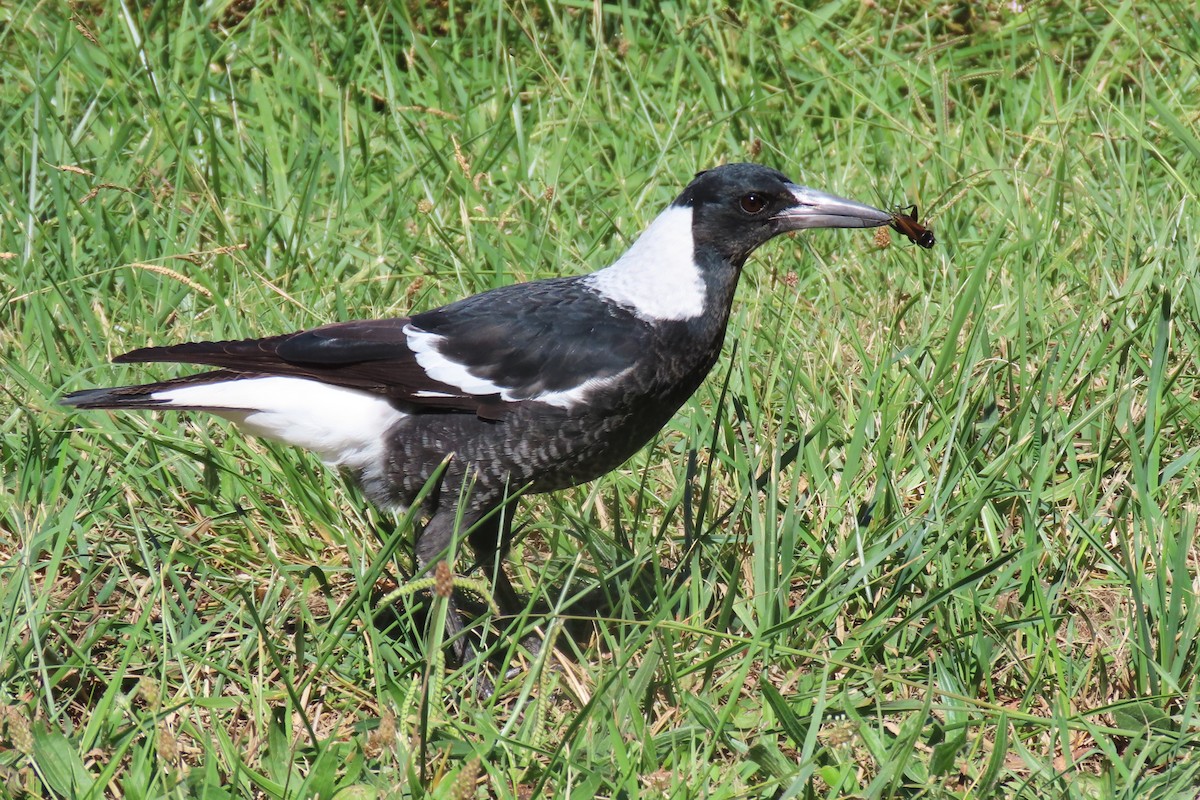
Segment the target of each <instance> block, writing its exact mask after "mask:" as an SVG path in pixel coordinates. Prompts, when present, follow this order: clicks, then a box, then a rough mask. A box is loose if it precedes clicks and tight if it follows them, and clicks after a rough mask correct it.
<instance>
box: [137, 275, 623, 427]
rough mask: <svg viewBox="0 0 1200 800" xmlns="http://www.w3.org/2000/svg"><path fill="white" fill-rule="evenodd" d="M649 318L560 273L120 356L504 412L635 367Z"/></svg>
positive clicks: (566, 403) (563, 399)
mask: <svg viewBox="0 0 1200 800" xmlns="http://www.w3.org/2000/svg"><path fill="white" fill-rule="evenodd" d="M644 326H645V323H644V322H642V321H640V320H638V319H637V318H636V317H634V316H633V314H631V313H629V312H627V311H625V310H623V309H621V308H619V307H616V306H612V305H611V304H608V303H605V302H603V301H602V300H601V299H600V298H599V297H598V296H596V295H595V294H594V293H592V292H591V291H589V290H587V289H586V288H584V287H582V286H581V285H580V284H579V283H578V282H577V281H574V280H573V279H555V280H549V281H540V282H537V283H527V284H517V285H514V286H507V287H502V288H501V289H496V290H493V291H491V292H486V293H484V294H481V295H475V296H473V297H469V298H467V299H465V300H460V301H459V302H457V303H452V304H451V305H448V306H443V307H442V308H438V309H434V310H432V311H428V312H425V313H422V314H417V315H414V316H413V317H411V318H408V317H400V318H395V319H380V320H362V321H355V322H338V323H333V324H331V325H324V326H321V327H319V328H313V329H311V330H307V331H300V332H298V333H291V334H284V335H281V336H272V337H268V338H264V339H246V340H240V341H225V342H190V343H185V344H177V345H170V346H166V347H146V348H142V349H140V350H134V351H132V352H129V353H126V354H124V355H122V356H118V357H117V358H116V359H114V360H115V361H116V362H119V363H130V362H146V361H171V362H182V363H191V364H206V365H209V366H215V367H220V368H222V369H225V370H231V371H233V372H237V373H253V374H255V375H288V376H294V377H301V378H309V379H313V380H317V381H321V382H323V383H328V384H332V385H335V386H344V387H348V388H352V389H359V390H362V391H367V392H371V393H373V394H379V395H383V396H386V397H389V398H391V399H394V400H398V401H402V402H405V403H409V404H412V405H416V406H421V407H427V408H434V409H447V410H450V409H453V410H460V411H470V412H474V413H477V414H480V415H481V416H484V417H493V416H498V415H500V414H503V413H504V410H505V408H506V407H508V406H510V405H511V404H514V403H523V402H527V401H532V402H541V403H546V404H548V405H552V406H558V407H561V408H569V407H570V406H571V405H573V404H574V403H575V402H577V401H579V400H581V399H582V398H583V396H584V395H586V394H587V393H588V392H589V391H592V390H594V389H596V388H598V387H600V386H602V385H603V384H604V383H605V382H607V381H611V380H614V379H616V378H617V377H618V376H619V375H621V374H622V373H624V372H625V371H627V370H628V369H630V367H631V366H632V365H633V364H634V363H635V362H636V359H637V357H638V355H639V352H640V345H639V338H640V337H639V335H638V333H639V329H640V328H642V327H644Z"/></svg>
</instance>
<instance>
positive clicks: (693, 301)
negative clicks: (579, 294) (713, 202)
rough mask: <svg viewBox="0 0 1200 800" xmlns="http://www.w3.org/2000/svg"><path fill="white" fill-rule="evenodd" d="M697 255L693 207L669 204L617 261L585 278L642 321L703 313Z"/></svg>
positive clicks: (702, 297)
mask: <svg viewBox="0 0 1200 800" xmlns="http://www.w3.org/2000/svg"><path fill="white" fill-rule="evenodd" d="M695 254H696V243H695V241H694V240H693V239H692V209H690V208H686V207H684V206H671V207H670V208H668V209H667V210H666V211H664V212H663V213H661V214H659V215H658V217H657V218H656V219H655V220H654V222H651V223H650V227H649V228H646V230H645V231H643V232H642V235H641V236H639V237H638V238H637V241H636V242H634V243H633V246H632V247H630V248H629V249H628V250H626V251H625V254H624V255H623V256H621V257H620V258H619V259H617V262H616V263H615V264H613V265H612V266H611V267H607V268H606V269H602V270H600V271H599V272H593V273H592V274H591V275H588V276H587V277H585V278H584V279H583V280H584V283H585V285H587V286H590V287H591V288H592V289H594V290H595V291H596V292H597V293H599V294H600V295H601V296H603V297H604V298H606V299H608V300H611V301H613V302H614V303H618V304H620V305H622V306H625V307H626V308H630V309H632V310H633V311H634V313H636V314H637V315H638V316H639V317H641V318H642V319H645V320H648V321H651V322H654V321H661V320H685V319H692V318H694V317H698V316H700V315H701V314H702V313H704V300H705V293H706V292H705V285H704V276H703V275H701V274H700V268H699V267H698V266H696V260H695Z"/></svg>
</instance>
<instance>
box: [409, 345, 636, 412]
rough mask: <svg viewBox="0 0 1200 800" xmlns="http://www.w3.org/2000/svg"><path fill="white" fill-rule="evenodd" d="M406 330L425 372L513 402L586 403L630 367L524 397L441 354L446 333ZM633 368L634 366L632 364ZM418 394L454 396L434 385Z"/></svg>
mask: <svg viewBox="0 0 1200 800" xmlns="http://www.w3.org/2000/svg"><path fill="white" fill-rule="evenodd" d="M404 334H405V336H407V337H408V348H409V349H410V350H412V352H413V354H414V355H415V356H416V359H417V363H418V364H419V365H420V366H421V369H423V370H425V374H426V375H428V376H429V377H431V378H433V379H434V380H435V381H440V382H442V383H445V384H448V385H450V386H457V387H458V388H459V389H461V390H462V392H463V393H464V394H469V395H476V396H480V397H484V396H487V395H499V396H500V399H501V400H504V401H506V402H509V403H517V402H520V401H522V400H530V401H533V402H537V403H545V404H546V405H548V406H556V407H557V408H563V409H568V410H569V409H571V408H574V407H575V406H577V405H579V404H580V403H583V402H584V401H585V400H586V399H587V396H588V395H589V394H591V393H592V392H593V391H595V390H597V389H601V388H603V387H605V386H608V385H610V384H612V383H614V382H616V381H617V380H619V379H620V378H622V377H623V376H624V375H625V373H627V372H629V370H628V369H627V370H623V371H621V372H619V373H617V374H616V375H611V376H608V377H605V378H589V379H588V380H586V381H584V382H583V383H581V384H579V385H577V386H572V387H571V388H570V389H561V390H558V391H554V392H542V393H540V394H535V395H530V396H529V397H522V396H520V395H518V394H514V393H513V390H512V389H511V388H509V387H505V386H499V385H497V384H495V383H493V382H491V381H489V380H487V379H486V378H480V377H477V376H476V375H474V374H472V373H471V371H470V370H469V369H467V368H466V366H464V365H462V364H460V363H458V362H457V361H451V360H450V359H448V358H446V357H445V356H444V355H442V354H441V351H439V349H438V347H439V345H441V343H442V342H444V341H445V340H446V337H445V336H441V335H439V334H436V333H430V332H429V331H423V330H421V329H420V328H418V327H415V326H413V325H407V326H405V328H404ZM630 369H632V367H631V368H630ZM413 396H414V397H430V398H435V397H454V395H452V394H448V393H446V392H438V391H434V390H430V389H423V390H421V391H418V392H414V393H413Z"/></svg>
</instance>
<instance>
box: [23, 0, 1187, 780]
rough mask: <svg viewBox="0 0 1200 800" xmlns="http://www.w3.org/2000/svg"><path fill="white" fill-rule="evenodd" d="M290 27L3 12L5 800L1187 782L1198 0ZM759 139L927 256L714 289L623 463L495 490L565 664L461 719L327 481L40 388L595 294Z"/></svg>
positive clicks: (849, 261) (276, 19) (210, 427)
mask: <svg viewBox="0 0 1200 800" xmlns="http://www.w3.org/2000/svg"><path fill="white" fill-rule="evenodd" d="M302 5H303V4H296V3H272V2H257V3H256V2H253V1H251V2H214V3H197V2H189V3H167V2H157V3H143V4H137V3H132V2H128V0H126V2H123V3H117V2H113V3H108V4H105V3H80V4H77V5H76V6H75V7H74V9H73V11H72V10H71V9H68V8H67V7H66V6H65V4H64V5H59V4H55V3H33V2H30V0H17V1H16V2H14V3H8V4H4V5H3V6H0V104H2V106H3V108H4V109H5V113H4V114H3V115H2V116H0V252H4V253H5V255H4V256H3V257H2V258H0V306H2V307H3V317H2V318H0V320H2V321H0V354H2V356H0V358H2V361H3V363H2V364H0V371H2V373H3V379H4V392H3V395H0V465H2V470H3V473H2V476H3V477H2V479H3V494H2V495H0V796H4V795H6V794H7V795H11V796H20V795H22V794H23V793H27V795H28V796H34V797H36V796H50V795H55V796H78V797H86V796H94V797H100V796H106V797H107V796H112V797H117V796H121V797H126V798H149V797H160V796H172V797H192V796H194V797H224V796H260V797H314V796H319V797H326V798H328V797H332V796H334V795H335V794H336V793H337V792H338V791H341V790H347V793H346V794H343V795H341V796H342V797H343V798H349V797H351V796H355V797H362V796H368V794H367V793H368V792H369V791H371V790H373V791H375V792H377V793H378V795H379V796H414V797H418V796H419V797H424V796H434V797H458V798H462V797H493V796H494V797H502V798H515V797H531V796H554V797H568V796H570V797H587V798H590V797H636V796H664V797H672V798H684V797H772V798H775V797H781V798H782V797H804V798H836V797H861V798H877V797H929V798H968V797H969V798H986V797H1015V798H1043V797H1070V798H1093V797H1094V798H1109V797H1113V798H1117V797H1120V798H1139V799H1140V798H1150V797H1155V798H1168V797H1170V798H1176V797H1177V798H1192V797H1194V795H1195V792H1196V786H1197V785H1200V754H1198V753H1197V748H1198V747H1200V702H1198V693H1197V674H1198V672H1197V668H1198V661H1200V653H1198V652H1197V638H1198V634H1200V605H1198V598H1197V591H1196V587H1197V585H1200V583H1198V582H1200V574H1198V571H1200V542H1198V541H1197V528H1198V526H1200V491H1198V486H1200V464H1198V458H1200V432H1198V430H1197V418H1198V416H1200V399H1198V391H1200V370H1198V366H1197V352H1198V350H1200V327H1198V321H1200V282H1198V281H1196V280H1194V277H1195V275H1196V274H1197V271H1198V269H1200V256H1198V255H1197V246H1196V243H1197V242H1198V241H1200V221H1198V220H1200V215H1198V214H1197V201H1198V197H1197V194H1198V190H1200V177H1198V176H1200V163H1198V162H1200V68H1198V67H1200V65H1198V61H1197V56H1196V54H1197V53H1200V26H1198V24H1197V22H1196V19H1195V14H1194V8H1193V7H1192V6H1191V5H1190V4H1187V3H1163V4H1134V3H1125V4H1121V5H1106V6H1097V5H1092V4H1080V3H1072V2H1066V3H1045V4H1037V3H1026V4H1025V7H1024V9H1023V10H1016V9H1014V6H1015V5H1016V4H1009V3H1003V4H999V3H997V4H994V5H989V6H979V5H968V4H963V5H943V6H938V7H937V10H936V11H928V12H926V11H924V10H923V9H925V8H927V6H928V4H924V5H920V4H919V5H913V6H908V5H906V6H904V7H902V8H901V9H900V10H899V11H898V12H897V11H895V10H893V9H891V8H887V7H880V6H877V5H875V4H867V3H860V2H848V3H837V2H835V3H832V4H828V5H824V6H821V7H820V10H819V11H810V10H807V9H806V8H805V7H802V6H795V5H789V4H786V3H766V2H750V3H745V4H739V5H738V6H737V7H736V11H734V10H731V9H730V8H726V7H724V6H720V5H716V4H712V3H706V2H697V3H687V4H666V5H664V6H662V7H661V9H659V10H650V9H649V6H643V4H630V3H623V2H618V3H613V4H601V3H597V4H593V3H583V2H579V3H575V2H571V3H564V4H552V5H551V4H525V3H520V2H518V3H513V4H506V5H500V4H498V3H495V2H484V3H478V4H467V3H433V4H428V3H398V4H388V3H371V4H365V7H362V6H361V4H345V5H344V6H342V7H329V8H324V7H322V8H321V9H314V10H311V11H307V12H305V11H302V10H300V8H301V6H302ZM883 5H884V6H887V5H888V4H883ZM72 14H73V16H71V15H72ZM747 159H753V160H758V161H762V162H765V163H767V164H770V165H772V166H776V167H778V168H780V169H783V170H784V171H785V172H787V173H788V174H789V175H790V176H792V177H793V178H796V179H798V180H800V181H802V182H806V183H809V184H810V185H814V186H816V187H818V188H821V189H825V190H828V191H833V192H836V193H839V194H843V195H846V196H850V197H855V198H858V199H861V200H864V201H866V202H871V203H875V204H880V205H891V204H900V203H910V202H916V203H918V204H919V205H920V207H921V211H922V216H924V215H926V214H928V215H930V217H931V225H932V227H933V228H934V230H935V231H936V234H937V237H938V241H939V244H938V246H937V247H935V248H934V249H933V250H931V251H924V250H920V249H918V248H915V247H912V246H911V245H909V244H908V243H907V242H904V241H902V240H900V241H893V243H892V245H891V246H890V247H886V248H879V247H876V246H875V245H874V244H873V242H872V238H871V236H870V235H869V234H864V233H854V232H844V231H837V232H831V231H818V232H814V233H811V234H807V235H804V236H801V237H796V238H791V239H784V240H781V241H776V242H773V243H771V244H770V245H768V246H767V247H765V248H764V249H763V250H762V251H761V252H760V253H759V254H757V255H756V256H755V257H754V258H753V259H752V261H751V263H750V264H749V266H748V268H747V271H746V274H745V276H744V278H743V282H742V285H741V287H740V289H739V295H738V300H737V304H736V307H735V314H734V319H733V321H732V325H731V330H730V335H729V338H728V344H727V347H726V351H727V352H726V356H725V357H724V358H723V359H722V361H721V362H720V363H719V365H718V367H717V369H716V370H714V373H713V375H712V376H711V377H710V379H709V381H708V382H707V384H706V385H705V386H704V388H703V389H701V391H700V392H699V393H698V394H697V395H696V397H694V398H693V399H692V400H691V401H690V402H689V403H688V404H687V405H686V406H685V407H684V409H683V410H682V411H681V412H680V413H679V415H678V416H677V417H676V419H675V420H674V421H673V423H672V424H671V425H670V426H669V427H668V429H667V430H666V431H664V432H663V434H662V435H661V436H660V437H659V438H658V440H657V441H656V442H654V444H653V445H652V446H651V447H649V448H647V449H646V450H645V451H644V452H643V453H641V454H640V455H638V456H637V457H636V458H635V459H634V460H633V461H631V462H630V463H629V464H628V465H626V467H624V468H623V469H621V470H619V471H617V472H615V473H613V474H612V475H609V476H606V477H605V478H602V479H600V480H598V481H596V482H594V483H592V484H589V485H586V486H583V487H579V488H578V489H575V490H572V491H567V492H561V493H559V494H557V495H554V496H550V497H544V498H534V499H531V500H527V501H525V502H524V503H523V505H522V508H521V512H520V513H521V521H522V522H526V523H527V527H526V528H525V531H524V535H523V538H522V539H521V540H520V541H519V542H518V543H517V545H516V547H515V548H514V553H513V558H512V559H511V560H510V569H511V574H512V577H513V579H514V581H515V583H516V584H517V586H518V587H519V588H523V589H524V590H525V591H528V592H529V593H530V594H531V608H532V604H534V603H537V604H545V605H549V606H550V607H551V608H553V609H554V610H555V613H553V614H551V615H550V616H549V617H540V616H537V615H536V614H532V613H531V615H530V616H529V617H528V619H526V620H524V621H523V623H522V624H538V625H540V626H541V627H542V628H543V630H545V631H546V632H547V633H548V634H549V635H551V636H556V637H557V641H558V643H559V651H558V653H557V654H552V655H551V654H547V655H546V656H544V657H543V658H540V659H538V660H535V661H533V662H532V663H530V664H529V665H528V669H527V670H526V671H524V672H523V673H522V674H521V675H519V676H518V677H517V678H516V679H514V680H513V681H510V682H508V683H507V684H505V685H504V686H502V687H501V690H500V692H499V693H498V694H497V696H496V697H495V698H494V699H493V700H490V701H486V702H485V701H481V700H479V699H477V698H476V697H475V696H474V695H473V694H472V692H471V686H472V684H473V681H474V679H475V676H476V674H477V672H478V670H480V669H482V668H484V664H483V663H482V661H480V662H473V663H469V664H467V665H465V666H463V667H462V668H459V669H448V668H447V667H446V664H445V661H444V659H443V658H441V657H440V656H439V655H438V652H439V651H438V648H437V647H436V644H437V642H438V641H439V636H440V634H438V633H437V632H436V631H437V629H436V625H429V624H427V623H426V619H425V616H424V614H423V612H422V611H421V608H422V607H423V606H424V605H425V603H424V602H422V601H417V600H416V599H415V598H413V597H412V596H406V597H405V599H404V600H402V601H401V602H398V603H397V604H395V605H394V607H393V608H392V609H391V610H389V609H385V608H383V604H382V600H383V598H384V596H385V595H386V594H388V593H389V592H390V591H392V590H393V589H395V588H397V586H398V585H402V584H403V583H404V582H405V581H406V580H407V579H408V576H409V575H411V563H410V559H409V549H410V548H409V543H410V534H411V530H410V527H409V525H408V523H407V521H405V520H398V519H395V518H393V517H391V516H389V515H386V514H382V513H380V512H378V511H376V510H373V509H371V508H370V507H368V506H367V505H366V503H365V502H364V501H363V499H362V498H361V497H360V496H359V494H358V493H357V492H356V491H355V490H354V489H353V488H352V487H349V486H348V485H346V484H345V483H344V482H343V481H342V480H341V479H340V478H339V477H338V476H336V475H333V474H331V473H329V472H328V471H326V470H324V469H323V468H322V467H321V466H320V465H319V464H318V463H317V461H316V460H315V459H314V458H313V457H311V456H309V455H306V454H303V453H300V452H297V451H293V450H290V449H288V448H285V447H278V446H274V445H268V444H263V443H261V442H256V441H252V440H247V439H244V438H242V437H241V436H239V435H238V434H237V433H236V432H234V431H232V430H231V429H230V428H228V426H226V425H224V424H223V423H219V422H217V421H214V420H211V419H207V418H198V417H197V418H179V417H175V416H161V417H160V416H154V415H147V414H126V415H109V414H104V413H69V412H67V411H66V410H65V409H63V408H60V407H59V406H58V405H57V404H56V400H57V398H58V397H59V396H60V395H61V393H63V392H64V391H66V390H70V389H75V388H83V387H88V386H94V385H103V384H111V383H115V382H136V381H139V380H142V379H143V378H146V377H155V376H166V375H171V374H176V372H177V371H176V370H173V369H172V368H170V367H152V368H139V369H132V368H127V367H116V366H111V365H109V364H108V361H109V359H110V358H111V357H112V356H113V355H116V354H118V353H121V352H124V351H125V350H128V349H132V348H134V347H137V346H140V345H143V344H147V343H155V344H160V343H169V342H174V341H179V340H184V339H213V338H230V337H245V336H256V335H266V334H271V333H278V332H283V331H289V330H294V329H298V328H301V327H306V326H312V325H316V324H321V323H325V322H329V321H333V320H338V319H349V318H354V317H366V316H381V315H393V314H402V313H405V312H407V311H408V310H410V309H424V308H430V307H433V306H435V305H437V304H440V303H442V302H444V301H447V300H450V299H454V298H457V297H460V296H462V295H464V294H467V293H471V292H477V291H481V290H484V289H487V288H489V287H493V286H498V285H502V284H507V283H511V282H514V281H518V280H526V279H531V278H539V277H547V276H551V275H557V274H564V273H569V274H578V273H580V272H583V271H586V270H590V269H593V268H597V267H600V266H603V265H605V264H606V263H608V262H609V261H610V260H611V259H613V258H614V257H615V256H616V254H618V253H619V252H620V251H621V250H622V248H623V247H624V246H625V245H626V244H627V243H628V242H629V241H630V240H631V239H632V237H633V236H635V235H636V234H637V232H638V231H639V230H640V229H641V228H642V226H644V225H645V224H646V223H647V222H648V221H649V220H650V219H651V218H652V217H653V216H654V215H655V214H656V213H657V212H658V210H659V209H660V208H661V207H662V206H663V205H664V204H666V203H667V202H669V201H670V200H671V199H672V198H673V197H674V195H675V194H676V193H677V192H678V190H679V188H680V187H681V186H682V185H683V184H684V183H685V182H686V181H687V180H688V178H689V177H690V176H691V174H692V173H693V172H694V171H696V170H697V169H700V168H704V167H707V166H710V165H712V164H716V163H720V162H723V161H735V160H747ZM896 238H897V239H898V237H896ZM460 566H461V567H462V568H464V569H465V567H466V562H460ZM483 577H486V576H483ZM592 591H600V592H604V593H607V594H608V595H609V597H611V598H612V599H613V601H614V605H613V608H612V610H611V612H609V613H608V614H606V615H605V618H604V619H602V620H600V621H599V622H598V623H597V624H586V620H584V622H585V624H584V625H582V627H581V628H580V626H574V627H573V626H572V624H571V623H572V622H573V621H575V620H576V618H581V617H586V614H585V613H584V611H583V608H584V604H581V603H579V602H578V601H579V599H580V597H581V596H584V595H586V594H587V593H588V592H592ZM436 611H437V610H436V609H435V612H436ZM433 617H434V618H435V619H436V618H437V613H435V614H434V615H433ZM493 623H495V624H497V625H501V626H503V625H504V624H505V623H502V622H501V621H496V620H492V619H491V618H490V616H489V615H487V614H484V615H483V617H482V618H481V622H480V623H479V624H480V625H491V624H493ZM518 627H519V626H518ZM501 641H502V642H507V641H508V640H507V639H502V640H501ZM506 646H507V645H506V644H501V645H499V647H501V648H503V647H506ZM355 791H359V792H362V794H353V792H355Z"/></svg>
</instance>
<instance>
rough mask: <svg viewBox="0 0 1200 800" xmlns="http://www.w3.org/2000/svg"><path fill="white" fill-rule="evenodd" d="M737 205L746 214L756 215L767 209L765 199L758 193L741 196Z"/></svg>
mask: <svg viewBox="0 0 1200 800" xmlns="http://www.w3.org/2000/svg"><path fill="white" fill-rule="evenodd" d="M738 203H739V204H740V205H741V207H742V211H745V212H746V213H747V214H757V213H758V212H760V211H762V210H763V209H764V208H766V207H767V198H765V197H763V196H762V195H761V194H759V193H758V192H751V193H750V194H748V195H743V197H742V199H741V200H739V201H738Z"/></svg>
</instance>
